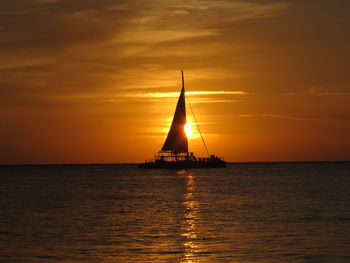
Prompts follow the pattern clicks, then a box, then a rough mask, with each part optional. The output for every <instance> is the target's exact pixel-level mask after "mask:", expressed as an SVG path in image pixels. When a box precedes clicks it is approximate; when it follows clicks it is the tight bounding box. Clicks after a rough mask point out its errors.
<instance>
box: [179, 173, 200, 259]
mask: <svg viewBox="0 0 350 263" xmlns="http://www.w3.org/2000/svg"><path fill="white" fill-rule="evenodd" d="M178 173H179V174H181V175H183V176H184V177H185V180H186V191H185V193H184V195H183V202H182V204H183V206H184V207H185V215H184V221H183V226H182V236H185V237H186V241H185V242H184V244H183V245H184V248H185V253H184V256H183V258H182V259H181V261H180V262H184V263H185V262H186V263H194V262H199V260H198V258H197V257H196V252H197V251H198V249H199V243H198V242H196V240H197V239H198V238H199V237H198V233H197V226H198V220H199V218H200V213H199V212H200V202H199V201H197V200H196V182H195V177H194V175H193V174H191V173H190V172H187V171H179V172H178Z"/></svg>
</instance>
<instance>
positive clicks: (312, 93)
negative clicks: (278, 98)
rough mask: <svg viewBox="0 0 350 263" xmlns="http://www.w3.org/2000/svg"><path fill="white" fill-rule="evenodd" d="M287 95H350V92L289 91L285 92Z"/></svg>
mask: <svg viewBox="0 0 350 263" xmlns="http://www.w3.org/2000/svg"><path fill="white" fill-rule="evenodd" d="M282 95H285V96H310V97H334V96H350V92H288V93H283V94H282Z"/></svg>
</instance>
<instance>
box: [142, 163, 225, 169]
mask: <svg viewBox="0 0 350 263" xmlns="http://www.w3.org/2000/svg"><path fill="white" fill-rule="evenodd" d="M225 167H226V162H225V161H210V162H200V161H178V162H166V161H155V162H146V163H142V164H139V166H138V168H139V169H193V168H201V169H203V168H204V169H206V168H225Z"/></svg>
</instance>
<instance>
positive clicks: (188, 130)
mask: <svg viewBox="0 0 350 263" xmlns="http://www.w3.org/2000/svg"><path fill="white" fill-rule="evenodd" d="M184 129H185V132H186V136H187V138H192V137H193V131H192V124H191V123H189V122H188V123H186V124H185V126H184Z"/></svg>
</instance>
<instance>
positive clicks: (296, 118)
mask: <svg viewBox="0 0 350 263" xmlns="http://www.w3.org/2000/svg"><path fill="white" fill-rule="evenodd" d="M238 117H239V118H277V119H287V120H301V121H310V120H327V121H331V120H334V119H331V118H322V117H307V116H292V115H281V114H270V113H262V114H241V115H238Z"/></svg>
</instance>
